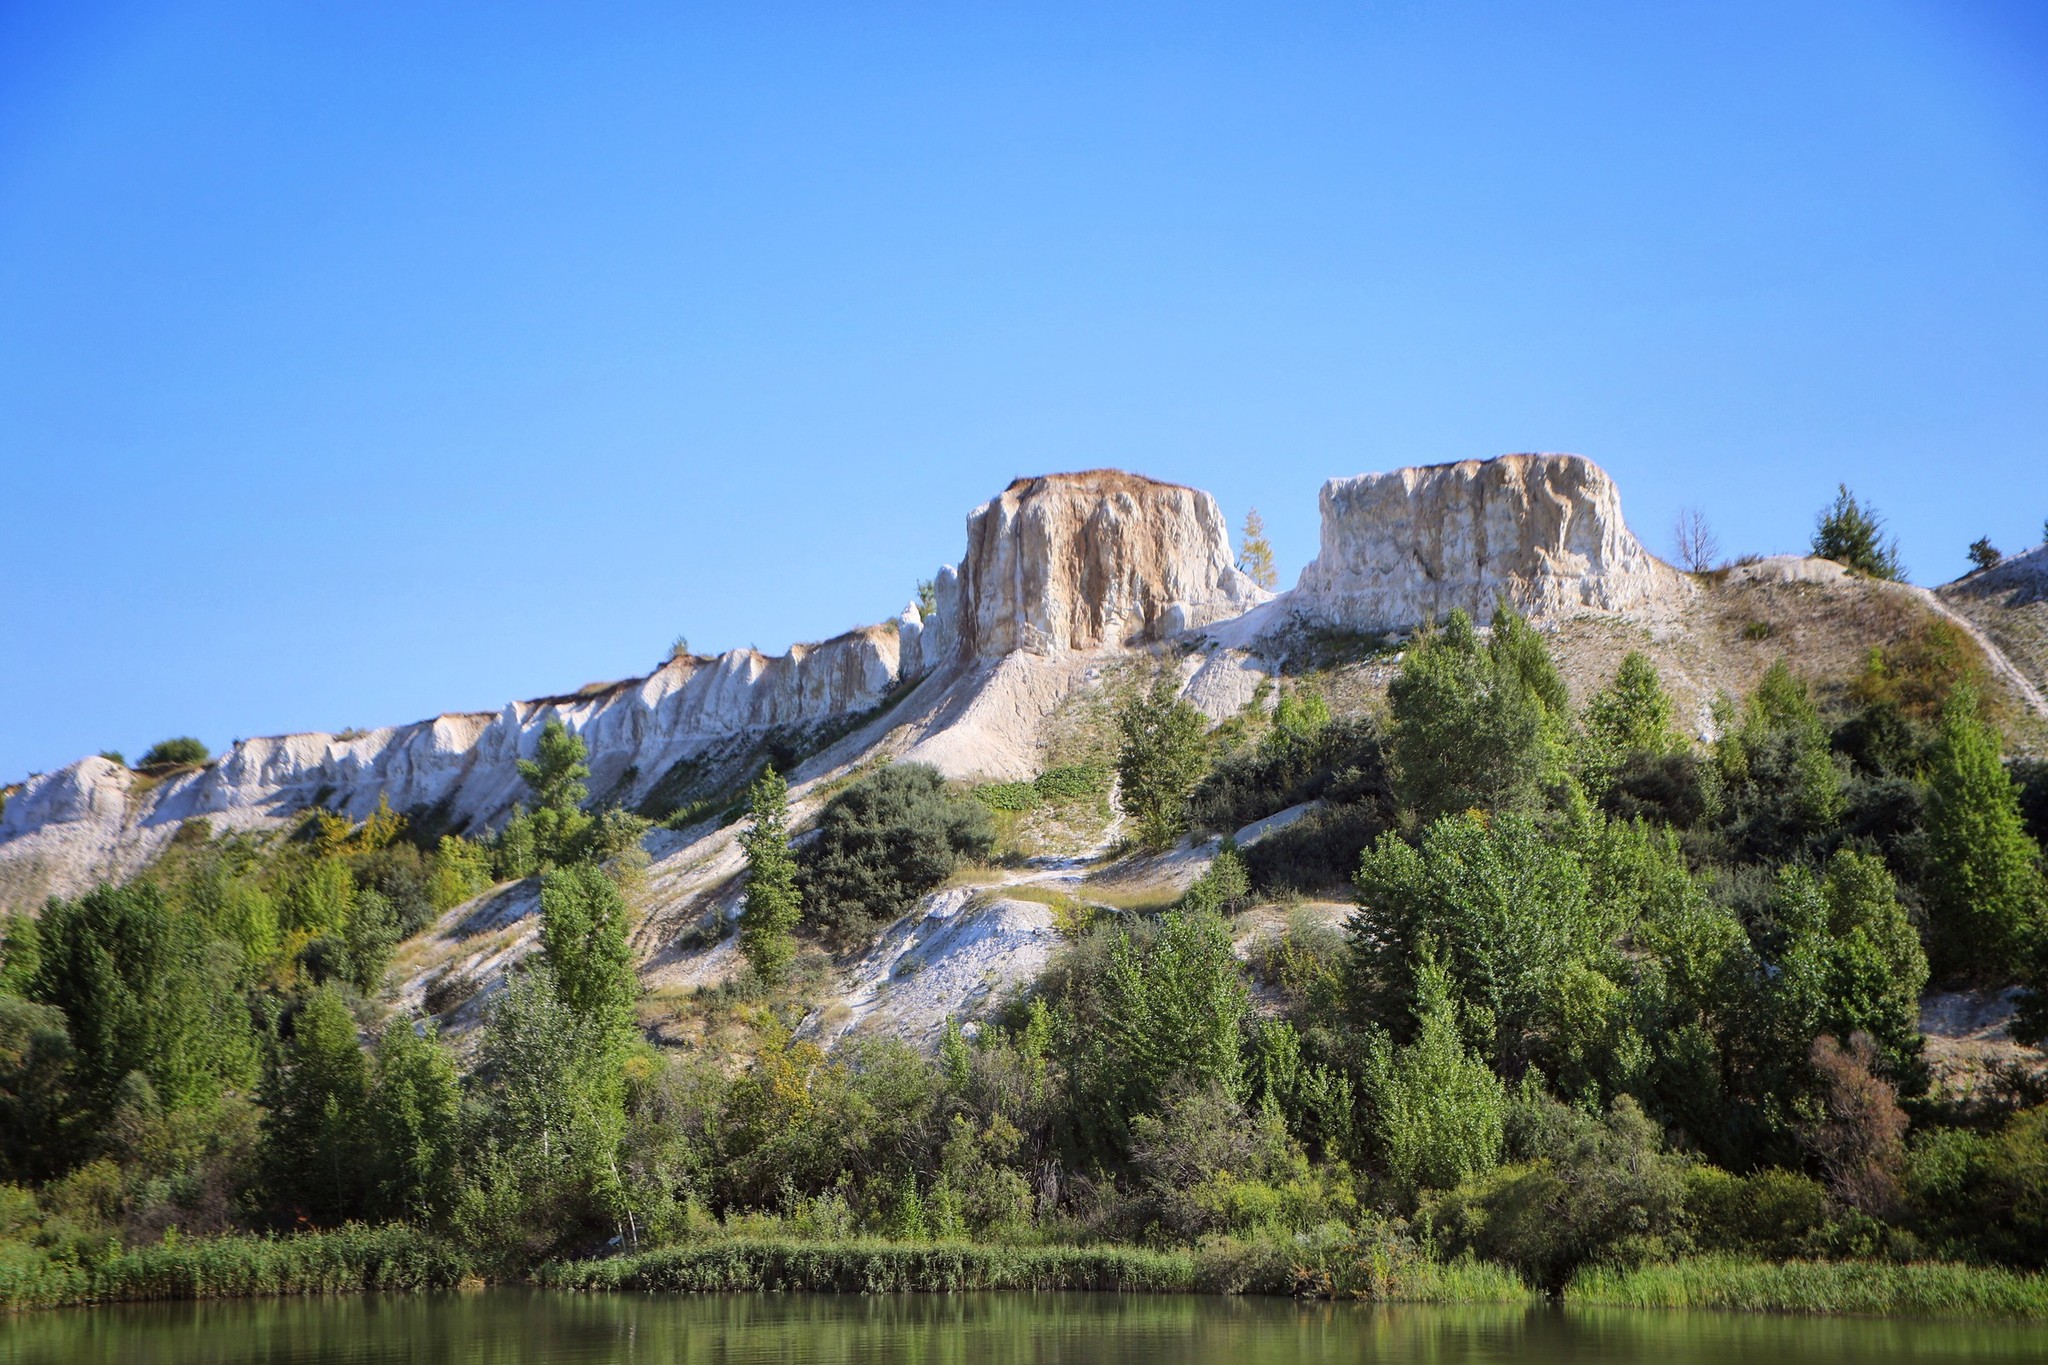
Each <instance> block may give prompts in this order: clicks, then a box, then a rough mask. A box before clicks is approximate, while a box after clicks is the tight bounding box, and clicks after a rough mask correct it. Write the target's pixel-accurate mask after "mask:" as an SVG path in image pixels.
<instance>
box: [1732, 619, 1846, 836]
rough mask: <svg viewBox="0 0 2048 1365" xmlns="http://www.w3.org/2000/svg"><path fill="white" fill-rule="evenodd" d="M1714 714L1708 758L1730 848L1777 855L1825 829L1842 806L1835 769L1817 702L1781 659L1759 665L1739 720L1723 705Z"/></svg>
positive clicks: (1843, 800) (1840, 784)
mask: <svg viewBox="0 0 2048 1365" xmlns="http://www.w3.org/2000/svg"><path fill="white" fill-rule="evenodd" d="M1720 719H1721V720H1722V722H1723V733H1722V736H1721V738H1720V739H1719V740H1718V741H1716V743H1715V746H1714V752H1715V764H1716V770H1717V772H1718V774H1719V777H1720V780H1721V785H1722V788H1723V790H1724V791H1725V792H1726V801H1725V810H1724V812H1723V818H1724V820H1725V822H1726V823H1727V825H1728V827H1729V829H1730V831H1731V833H1732V835H1733V837H1734V841H1735V844H1736V846H1737V848H1738V849H1739V850H1740V851H1741V852H1742V853H1743V854H1745V855H1746V856H1748V857H1749V858H1752V859H1759V860H1761V859H1770V860H1778V859H1783V858H1787V857H1791V856H1794V855H1796V854H1800V853H1803V852H1807V851H1808V848H1809V845H1810V844H1811V843H1813V842H1815V841H1817V840H1824V839H1826V838H1827V837H1828V836H1830V835H1832V834H1833V833H1834V832H1835V830H1836V828H1837V826H1838V825H1839V823H1840V821H1841V818H1842V813H1843V811H1844V810H1845V809H1846V806H1847V799H1846V795H1845V792H1844V789H1843V781H1842V770H1841V767H1840V765H1839V764H1838V763H1837V762H1836V759H1835V755H1834V751H1833V749H1832V747H1831V746H1830V742H1829V735H1828V728H1827V725H1826V723H1825V722H1823V721H1822V720H1821V716H1820V709H1819V707H1817V706H1816V705H1814V701H1813V697H1812V694H1811V693H1810V692H1809V691H1808V690H1807V686H1806V684H1805V683H1804V682H1803V681H1801V680H1800V679H1799V678H1797V677H1795V676H1794V675H1793V673H1792V670H1791V669H1789V668H1787V667H1786V666H1785V662H1784V660H1782V659H1780V660H1778V661H1777V662H1775V663H1773V664H1772V665H1771V666H1770V667H1769V668H1768V669H1766V670H1765V672H1764V676H1763V678H1762V680H1761V681H1760V682H1758V684H1757V689H1756V691H1755V692H1754V693H1752V694H1751V695H1750V698H1749V701H1748V702H1747V703H1746V704H1745V705H1744V707H1743V709H1742V712H1741V718H1740V720H1739V722H1738V721H1733V720H1732V719H1731V717H1730V716H1729V715H1728V708H1727V707H1726V706H1723V708H1722V709H1721V712H1720Z"/></svg>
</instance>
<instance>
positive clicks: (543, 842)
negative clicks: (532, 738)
mask: <svg viewBox="0 0 2048 1365" xmlns="http://www.w3.org/2000/svg"><path fill="white" fill-rule="evenodd" d="M589 757H590V751H589V749H588V748H587V747H586V746H585V745H584V743H583V740H582V738H581V737H580V736H577V735H572V734H570V733H569V730H568V727H567V726H565V725H563V724H562V722H561V721H560V720H558V719H556V718H555V717H552V716H550V717H549V718H548V720H547V722H546V723H545V724H543V725H542V726H541V729H540V740H539V742H538V743H537V745H536V746H535V750H534V756H533V757H532V758H530V759H528V758H522V759H520V760H519V776H520V777H521V778H523V779H524V780H525V782H526V786H527V790H528V791H530V792H531V793H532V794H533V808H532V810H530V811H525V812H521V814H523V815H524V816H525V818H526V820H527V821H528V822H529V824H530V826H531V838H532V841H533V857H534V860H535V863H536V866H537V868H539V869H545V868H548V867H552V866H555V865H557V864H560V863H567V862H571V861H574V859H575V856H576V853H577V851H578V844H579V842H580V840H581V838H582V835H583V833H584V831H585V829H587V828H588V826H589V824H590V816H589V815H587V814H586V813H585V812H584V810H583V802H584V800H585V799H586V798H587V797H588V796H589V795H590V788H589V787H588V786H587V785H585V780H586V779H587V778H588V777H589V776H590V764H589V762H588V759H589ZM514 819H515V820H517V819H518V816H516V815H515V817H514Z"/></svg>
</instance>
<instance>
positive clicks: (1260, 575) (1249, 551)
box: [1237, 507, 1280, 588]
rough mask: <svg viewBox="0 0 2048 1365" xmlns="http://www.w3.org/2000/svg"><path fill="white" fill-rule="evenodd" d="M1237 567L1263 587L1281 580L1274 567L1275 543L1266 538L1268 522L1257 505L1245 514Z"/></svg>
mask: <svg viewBox="0 0 2048 1365" xmlns="http://www.w3.org/2000/svg"><path fill="white" fill-rule="evenodd" d="M1237 567H1238V568H1239V569H1241V570H1243V572H1244V574H1245V576H1246V577H1247V578H1249V579H1251V581H1252V582H1254V583H1256V584H1258V585H1259V586H1260V587H1262V588H1271V587H1272V586H1273V585H1274V584H1276V583H1278V582H1279V581H1280V575H1279V573H1278V572H1277V571H1276V570H1275V569H1274V567H1273V543H1272V542H1271V541H1269V540H1267V539H1266V522H1265V519H1264V518H1263V517H1261V516H1260V515H1259V509H1258V508H1256V507H1254V508H1252V509H1251V510H1250V511H1248V512H1246V513H1245V514H1244V530H1243V531H1242V532H1240V533H1239V534H1238V538H1237Z"/></svg>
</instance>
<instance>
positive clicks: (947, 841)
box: [798, 763, 995, 945]
mask: <svg viewBox="0 0 2048 1365" xmlns="http://www.w3.org/2000/svg"><path fill="white" fill-rule="evenodd" d="M994 843H995V835H994V830H993V827H992V826H991V824H990V822H989V816H988V811H987V809H986V808H985V807H983V806H982V805H981V804H980V803H979V802H977V801H974V800H973V799H971V798H968V797H959V796H954V795H953V794H952V793H950V792H948V791H947V790H946V780H945V779H944V778H943V777H941V776H939V773H938V770H937V769H935V768H931V767H929V766H927V765H925V764H922V763H895V764H891V765H890V766H888V767H886V768H883V769H882V770H881V771H879V772H876V773H873V774H871V775H869V776H867V777H865V778H862V779H861V780H860V781H858V782H856V783H854V784H853V785H852V786H851V787H848V788H847V789H846V790H845V791H843V792H840V793H839V794H838V795H836V796H834V797H833V798H832V799H831V800H830V801H829V802H827V803H826V805H825V809H824V811H823V812H822V813H821V814H820V815H819V817H818V831H817V835H816V837H815V838H813V839H812V840H811V841H810V842H809V843H808V844H806V845H804V846H803V848H802V849H801V851H800V852H799V854H798V865H799V867H800V869H801V872H802V888H803V902H804V917H805V919H806V920H807V921H808V922H809V923H811V924H813V925H815V926H816V927H817V928H818V929H819V930H820V931H821V932H822V933H824V934H825V935H826V936H827V937H829V938H831V939H832V940H833V941H835V942H837V943H839V944H842V945H852V944H856V943H860V942H862V941H864V940H866V939H867V938H869V937H870V936H871V935H872V934H873V933H874V931H875V929H876V928H877V927H879V926H881V925H884V924H887V923H888V922H889V921H891V920H893V919H896V918H897V917H899V916H901V915H904V914H906V913H908V912H909V910H910V907H911V906H912V905H914V904H916V902H917V899H918V897H920V896H922V895H924V894H925V893H926V892H927V891H930V890H931V889H932V888H933V887H935V886H937V885H938V884H939V883H940V882H942V881H944V880H945V879H946V878H947V877H949V876H951V875H952V873H953V869H954V868H955V867H956V866H958V865H959V862H960V860H961V859H962V858H981V857H986V856H987V854H988V852H989V850H990V849H991V848H992V847H993V846H994Z"/></svg>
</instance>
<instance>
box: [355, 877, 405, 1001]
mask: <svg viewBox="0 0 2048 1365" xmlns="http://www.w3.org/2000/svg"><path fill="white" fill-rule="evenodd" d="M404 937H405V933H404V930H403V928H402V926H400V924H399V922H398V911H397V909H396V908H395V907H394V906H393V905H392V904H391V901H390V898H389V897H387V896H385V895H383V894H382V893H380V892H376V891H363V892H360V893H358V894H357V896H356V903H355V908H354V909H353V910H351V911H350V912H349V917H348V924H347V925H346V926H344V928H343V930H342V937H341V941H342V946H343V948H344V949H345V952H346V959H347V960H346V963H345V966H346V972H345V975H346V976H347V978H348V982H349V984H350V985H352V986H354V987H355V988H356V989H357V990H358V991H361V992H362V993H363V994H364V995H374V994H376V992H377V988H378V987H379V986H381V985H382V984H383V983H384V969H385V968H386V967H389V966H390V965H391V954H392V953H393V952H394V951H395V950H396V949H397V947H398V944H399V940H401V939H402V938H404Z"/></svg>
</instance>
